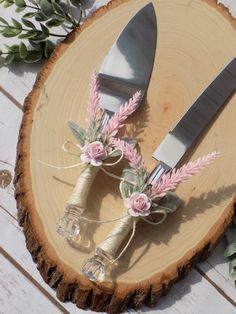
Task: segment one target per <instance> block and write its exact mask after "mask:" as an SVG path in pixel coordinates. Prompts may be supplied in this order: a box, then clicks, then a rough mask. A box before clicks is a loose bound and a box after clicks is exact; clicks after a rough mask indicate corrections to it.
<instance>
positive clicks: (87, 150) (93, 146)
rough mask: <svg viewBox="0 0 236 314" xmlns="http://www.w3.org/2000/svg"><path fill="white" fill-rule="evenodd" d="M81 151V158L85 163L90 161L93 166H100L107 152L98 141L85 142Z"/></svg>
mask: <svg viewBox="0 0 236 314" xmlns="http://www.w3.org/2000/svg"><path fill="white" fill-rule="evenodd" d="M82 151H83V154H82V155H81V156H80V158H81V160H82V161H83V162H85V163H91V165H93V166H101V165H102V161H103V160H104V159H106V158H107V152H106V150H105V148H104V146H103V144H102V143H101V142H99V141H95V142H92V143H88V144H85V145H84V147H83V149H82Z"/></svg>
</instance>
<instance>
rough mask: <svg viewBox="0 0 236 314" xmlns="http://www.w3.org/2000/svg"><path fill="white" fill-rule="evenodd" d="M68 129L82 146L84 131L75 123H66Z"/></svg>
mask: <svg viewBox="0 0 236 314" xmlns="http://www.w3.org/2000/svg"><path fill="white" fill-rule="evenodd" d="M67 124H68V127H69V128H70V130H71V132H72V134H73V135H74V136H75V137H76V138H77V140H78V141H79V143H80V144H81V145H82V146H83V145H84V140H85V130H84V129H82V128H81V127H80V126H79V125H78V124H77V123H75V122H72V121H68V123H67Z"/></svg>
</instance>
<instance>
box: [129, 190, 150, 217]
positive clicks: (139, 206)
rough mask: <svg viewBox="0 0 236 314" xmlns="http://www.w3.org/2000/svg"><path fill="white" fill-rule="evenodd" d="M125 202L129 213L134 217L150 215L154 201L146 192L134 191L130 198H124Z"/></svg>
mask: <svg viewBox="0 0 236 314" xmlns="http://www.w3.org/2000/svg"><path fill="white" fill-rule="evenodd" d="M124 204H125V207H126V208H127V209H128V214H129V215H131V216H133V217H138V216H148V215H150V210H149V209H150V207H151V205H152V201H151V200H150V198H148V197H147V195H146V194H144V193H140V192H134V193H133V194H132V195H131V196H130V198H126V199H124Z"/></svg>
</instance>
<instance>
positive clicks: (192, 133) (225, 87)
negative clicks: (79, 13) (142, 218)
mask: <svg viewBox="0 0 236 314" xmlns="http://www.w3.org/2000/svg"><path fill="white" fill-rule="evenodd" d="M235 90H236V58H234V59H233V60H232V61H231V62H230V63H229V64H228V65H227V66H226V67H225V68H224V69H223V70H222V71H221V72H220V73H219V74H218V76H217V77H216V78H215V79H214V80H213V82H212V83H211V84H210V85H209V86H208V87H207V88H206V89H205V90H204V91H203V92H202V94H201V95H200V96H199V97H198V98H197V100H196V101H195V102H194V103H193V104H192V106H191V107H190V108H189V109H188V111H187V112H186V113H185V114H184V115H183V117H182V118H181V119H180V120H179V122H178V123H177V124H176V126H175V127H174V128H173V129H172V130H171V131H170V132H169V133H168V134H167V135H166V136H165V138H164V139H163V140H162V142H161V143H160V145H159V146H158V147H157V148H156V150H155V151H154V153H153V158H155V159H156V160H158V161H159V164H158V166H157V167H156V168H155V169H154V171H153V172H152V174H151V177H150V182H152V183H154V182H156V181H157V180H159V178H160V177H161V175H162V174H163V173H164V172H166V171H169V170H170V169H172V168H174V167H175V166H176V165H177V164H178V162H179V161H180V160H181V158H182V157H183V156H184V155H185V153H186V152H187V151H188V150H189V148H190V147H191V146H192V145H193V144H194V143H195V141H196V140H197V138H198V137H199V136H200V134H201V133H202V132H203V131H204V130H205V129H206V127H207V126H208V125H209V123H210V122H211V121H212V120H213V119H214V117H215V116H216V114H217V113H218V112H219V111H220V109H222V108H223V106H224V105H225V104H226V102H227V100H228V99H229V98H230V97H231V95H232V94H233V93H234V92H235Z"/></svg>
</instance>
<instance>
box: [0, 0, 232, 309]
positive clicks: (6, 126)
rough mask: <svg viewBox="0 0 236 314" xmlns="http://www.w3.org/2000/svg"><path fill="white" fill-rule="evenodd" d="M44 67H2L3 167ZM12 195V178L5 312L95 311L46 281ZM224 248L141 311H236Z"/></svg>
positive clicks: (10, 166) (6, 220) (3, 266)
mask: <svg viewBox="0 0 236 314" xmlns="http://www.w3.org/2000/svg"><path fill="white" fill-rule="evenodd" d="M199 1H201V0H199ZM93 2H94V1H92V0H90V1H88V3H93ZM106 2H107V1H105V0H103V1H95V2H94V4H93V7H92V8H91V7H88V10H87V13H88V14H89V12H90V11H91V10H92V9H94V8H95V7H98V6H99V5H101V4H105V3H106ZM218 2H219V3H220V2H221V3H223V4H224V5H226V6H227V7H229V8H230V12H231V14H232V15H234V16H235V17H236V0H221V1H218ZM0 16H1V17H5V18H6V19H10V18H11V17H12V16H14V17H16V18H17V17H18V15H17V14H16V13H14V10H12V9H11V8H10V9H7V10H6V9H3V8H2V7H0ZM12 41H14V39H13V40H12ZM3 42H4V43H6V40H5V38H4V39H3V37H0V44H1V45H0V46H2V43H3ZM40 66H41V65H40V64H37V65H28V66H25V65H20V66H19V65H18V66H14V67H11V68H10V69H9V68H7V67H2V68H0V170H1V169H7V170H9V171H10V172H11V173H12V175H13V176H14V164H15V149H16V142H17V137H18V131H19V126H20V122H21V117H22V107H23V101H24V98H25V97H26V95H27V94H28V93H29V91H30V90H31V88H32V85H33V83H34V80H35V77H36V74H37V71H38V70H39V69H40ZM13 195H14V188H13V185H12V183H11V185H10V186H8V187H7V188H6V189H1V188H0V230H1V231H0V235H1V236H0V314H1V313H4V314H20V313H24V314H36V313H45V314H54V313H92V312H91V311H87V312H85V311H83V310H80V309H78V308H76V306H75V305H73V304H71V303H61V302H60V301H58V300H57V299H56V296H55V292H54V291H53V290H52V289H51V288H50V287H49V286H47V285H46V284H45V283H44V282H43V280H42V279H41V277H40V275H39V273H38V271H37V269H36V266H35V264H34V263H33V261H32V259H31V256H30V254H29V253H28V251H27V249H26V246H25V239H24V236H23V233H22V231H21V229H20V228H19V226H18V223H17V219H16V204H15V200H14V196H13ZM224 249H225V242H224V241H223V240H222V241H221V243H220V244H219V245H218V247H217V248H216V250H215V251H214V253H213V255H212V256H211V257H210V258H209V259H208V260H207V261H206V262H204V263H201V264H199V265H198V266H197V267H195V268H194V269H193V270H192V271H191V273H190V275H189V276H188V277H187V278H186V279H185V280H183V281H181V282H179V283H177V284H176V285H174V287H173V288H172V289H171V291H170V293H169V294H168V295H167V296H166V297H163V298H161V299H160V301H159V304H158V306H157V307H156V308H153V309H149V308H146V307H145V306H143V307H142V309H141V311H142V312H147V313H162V314H171V313H173V314H174V313H180V314H222V313H224V314H231V313H232V314H233V313H236V308H235V305H236V290H235V288H234V284H233V282H231V281H230V279H229V276H228V263H227V261H226V260H225V259H224V257H223V251H224ZM130 312H134V311H130Z"/></svg>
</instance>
